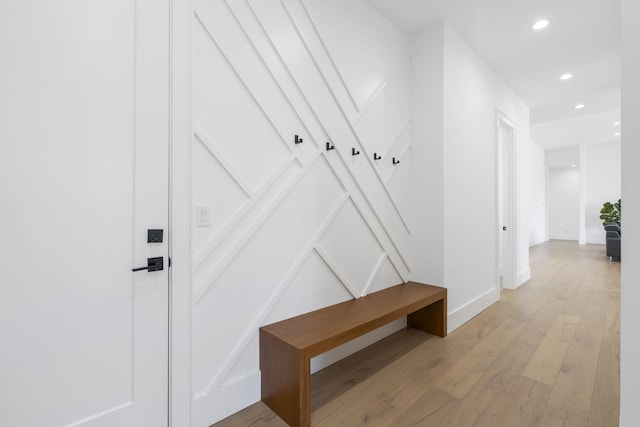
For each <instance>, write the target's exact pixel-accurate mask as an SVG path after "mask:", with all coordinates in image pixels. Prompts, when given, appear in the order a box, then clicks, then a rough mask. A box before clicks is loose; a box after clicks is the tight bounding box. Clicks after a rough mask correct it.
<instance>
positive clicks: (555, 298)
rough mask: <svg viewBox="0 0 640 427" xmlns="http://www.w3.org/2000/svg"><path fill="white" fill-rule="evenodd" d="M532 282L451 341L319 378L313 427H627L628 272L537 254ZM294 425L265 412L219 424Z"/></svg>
mask: <svg viewBox="0 0 640 427" xmlns="http://www.w3.org/2000/svg"><path fill="white" fill-rule="evenodd" d="M530 256H531V259H530V264H531V270H532V279H531V280H530V281H529V282H527V283H526V284H525V285H523V286H521V287H520V288H519V289H517V290H515V291H508V290H503V291H502V297H501V301H500V302H498V303H496V304H494V305H493V306H491V307H490V308H488V309H487V310H485V311H483V312H482V313H480V314H479V315H478V316H476V317H475V318H474V319H472V320H471V321H469V322H468V323H466V324H465V325H463V326H462V327H460V328H458V329H457V330H455V331H454V332H452V333H451V334H449V336H448V337H447V338H445V339H440V338H437V337H432V336H430V335H428V334H425V333H423V332H420V331H416V330H412V329H405V330H402V331H399V332H397V333H395V334H393V335H391V336H389V337H387V338H385V339H384V340H382V341H379V342H378V343H376V344H374V345H372V346H370V347H368V348H366V349H364V350H362V351H360V352H358V353H356V354H354V355H352V356H350V357H348V358H346V359H344V360H342V361H340V362H338V363H336V364H334V365H332V366H330V367H328V368H326V369H324V370H322V371H320V372H318V373H317V374H315V375H313V376H312V386H311V390H312V397H311V399H312V411H313V412H312V425H314V426H323V427H333V426H349V427H351V426H361V425H366V426H394V427H395V426H456V427H460V426H508V427H521V426H586V427H590V426H594V427H596V426H597V427H601V426H618V418H619V384H620V374H619V372H620V369H619V366H620V351H619V349H620V340H619V339H620V263H617V262H609V260H608V258H606V257H605V255H604V247H603V246H600V245H587V246H578V244H577V243H575V242H564V241H551V242H548V243H543V244H541V245H538V246H535V247H533V248H531V251H530ZM215 426H216V427H227V426H253V427H258V426H286V424H285V423H284V422H283V421H282V420H281V419H280V418H278V416H276V415H275V414H274V413H273V412H272V411H271V410H270V409H269V408H268V407H266V406H265V405H264V404H262V403H261V402H259V403H256V404H255V405H252V406H250V407H249V408H246V409H245V410H243V411H241V412H238V413H237V414H235V415H233V416H231V417H229V418H227V419H225V420H223V421H221V422H219V423H217V424H215Z"/></svg>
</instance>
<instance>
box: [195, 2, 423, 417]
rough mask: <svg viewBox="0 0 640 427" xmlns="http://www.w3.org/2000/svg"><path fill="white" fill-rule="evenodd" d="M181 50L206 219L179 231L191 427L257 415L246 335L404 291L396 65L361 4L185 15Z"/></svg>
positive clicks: (198, 8)
mask: <svg viewBox="0 0 640 427" xmlns="http://www.w3.org/2000/svg"><path fill="white" fill-rule="evenodd" d="M192 45H193V47H192V64H191V66H192V98H193V100H192V109H193V111H192V130H193V134H192V176H191V182H192V184H191V185H192V204H193V206H192V211H193V214H194V217H195V215H196V214H197V211H198V207H202V206H205V207H208V208H209V210H210V213H211V215H210V219H211V224H210V225H209V226H206V227H198V226H197V225H196V221H194V222H193V224H194V225H193V229H192V242H193V243H192V245H193V254H194V255H193V264H192V265H193V267H192V269H193V270H192V289H193V306H192V331H191V332H192V339H191V342H192V366H191V372H192V377H191V383H192V392H193V404H192V414H193V415H192V416H193V418H192V425H194V426H207V425H210V424H212V423H214V422H216V421H218V420H219V419H221V418H223V417H226V416H228V415H230V414H232V413H233V412H235V411H237V410H239V409H241V408H243V407H245V406H248V405H250V404H251V403H253V402H255V401H256V400H258V399H259V395H260V390H259V366H258V360H259V359H258V356H259V342H258V329H259V327H260V326H262V325H265V324H268V323H272V322H275V321H278V320H282V319H285V318H289V317H292V316H295V315H298V314H302V313H305V312H308V311H312V310H315V309H318V308H322V307H326V306H328V305H332V304H336V303H339V302H342V301H346V300H349V299H351V298H357V297H361V296H364V295H366V294H368V293H370V292H374V291H377V290H381V289H384V288H387V287H389V286H393V285H396V284H398V283H401V282H403V281H405V280H406V279H407V278H408V277H409V273H410V271H411V262H412V256H411V255H412V254H411V232H410V229H409V228H408V226H407V224H408V217H407V215H408V212H407V203H408V200H407V199H408V187H409V183H410V182H409V180H410V165H411V162H410V161H409V156H411V137H410V132H409V131H408V129H409V128H410V122H411V114H410V109H409V108H410V93H409V83H410V74H409V64H410V58H409V57H408V55H407V48H408V37H407V36H406V35H405V34H404V33H403V32H402V31H400V30H399V29H398V28H397V27H395V26H394V25H393V24H391V23H389V22H387V21H386V19H385V18H383V17H382V16H381V15H380V14H379V13H378V12H377V11H375V10H374V9H373V8H371V7H370V6H369V5H368V3H366V2H365V1H363V0H349V1H346V2H345V1H339V0H330V1H320V0H197V1H195V2H194V9H193V20H192ZM295 135H298V136H299V137H300V138H302V139H303V142H302V143H301V144H294V136H295ZM327 142H330V144H331V145H332V146H334V147H335V149H333V150H330V151H327V150H326V149H325V144H326V143H327ZM353 149H355V150H356V151H360V154H359V155H355V156H354V155H352V150H353ZM374 152H376V153H378V154H382V155H383V156H384V159H383V161H374V160H373V153H374ZM392 157H396V158H397V159H399V160H400V164H398V165H395V166H394V165H392V164H391V159H392ZM403 325H404V323H403V322H402V321H399V322H395V323H393V324H391V325H389V326H387V327H386V328H382V329H380V330H378V331H376V332H375V333H372V334H370V335H368V336H367V337H363V338H362V339H360V340H358V342H357V343H353V344H351V345H347V346H345V347H343V348H340V349H337V351H334V352H331V353H330V354H327V355H325V356H324V357H320V358H318V359H317V360H314V369H318V368H319V367H322V366H326V364H328V363H332V362H333V361H335V360H337V359H339V358H341V357H344V356H345V355H347V354H349V353H350V352H353V351H355V350H357V349H359V348H362V347H363V346H366V345H368V344H370V343H371V342H373V341H375V340H377V339H380V338H381V337H383V336H385V335H386V334H389V333H391V332H393V331H394V330H397V329H398V328H400V327H402V326H403Z"/></svg>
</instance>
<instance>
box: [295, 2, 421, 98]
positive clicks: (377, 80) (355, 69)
mask: <svg viewBox="0 0 640 427" xmlns="http://www.w3.org/2000/svg"><path fill="white" fill-rule="evenodd" d="M304 5H305V6H306V8H307V10H308V11H309V15H310V16H311V19H312V21H313V22H314V24H315V26H316V28H317V29H318V32H319V34H320V36H321V38H322V40H323V42H324V45H325V46H326V48H327V50H328V51H329V55H330V57H331V59H332V61H333V63H334V64H335V65H336V68H337V69H338V72H339V73H340V76H341V77H342V80H343V81H344V83H345V84H346V86H347V89H348V90H349V93H350V94H351V96H352V98H353V99H354V101H355V103H356V105H357V107H358V109H359V110H362V109H363V108H364V107H365V106H366V105H367V104H368V103H369V101H370V100H371V98H372V97H373V95H374V94H375V93H376V91H378V90H379V88H380V87H381V86H382V85H383V83H384V82H385V80H386V79H387V78H388V77H389V75H390V74H392V72H393V70H394V68H395V66H396V65H397V64H398V62H399V60H400V59H401V58H402V57H403V55H404V54H405V52H406V51H407V50H408V47H409V42H408V39H407V36H406V34H405V33H404V32H402V31H401V30H400V29H398V28H397V27H395V26H393V25H392V24H391V23H390V22H389V21H388V20H387V19H386V18H384V17H383V16H382V15H381V14H380V13H379V12H378V11H377V10H375V9H374V8H372V7H370V6H368V5H367V3H366V2H365V1H364V0H349V1H344V0H304Z"/></svg>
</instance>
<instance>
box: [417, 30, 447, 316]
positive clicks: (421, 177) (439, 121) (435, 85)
mask: <svg viewBox="0 0 640 427" xmlns="http://www.w3.org/2000/svg"><path fill="white" fill-rule="evenodd" d="M411 52H412V53H411V55H412V57H411V73H412V74H411V76H412V79H411V111H412V113H413V117H414V120H413V121H412V123H411V129H412V139H413V152H414V156H413V158H412V160H413V162H414V164H413V166H412V168H411V170H412V172H413V176H412V179H411V183H412V190H411V193H412V200H413V203H414V204H413V208H412V215H413V216H412V218H411V221H412V230H413V245H414V246H413V247H414V255H413V256H414V268H413V270H412V272H411V277H412V279H413V280H416V281H422V282H426V283H431V284H434V285H444V251H443V247H444V220H445V216H444V215H443V206H444V185H443V179H444V157H443V156H444V146H443V144H442V141H443V132H444V128H443V125H444V109H443V105H444V31H443V26H442V24H439V25H434V26H432V27H430V28H427V29H425V30H423V31H421V32H420V33H418V34H416V35H414V36H413V37H412V39H411ZM450 306H451V305H450Z"/></svg>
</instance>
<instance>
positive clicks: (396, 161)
mask: <svg viewBox="0 0 640 427" xmlns="http://www.w3.org/2000/svg"><path fill="white" fill-rule="evenodd" d="M398 163H400V160H396V158H395V157H394V158H393V164H394V165H397V164H398Z"/></svg>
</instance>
